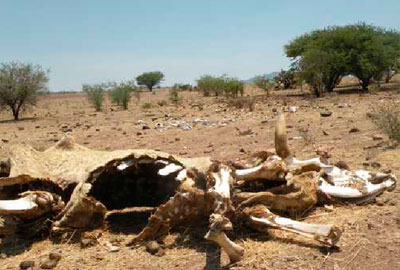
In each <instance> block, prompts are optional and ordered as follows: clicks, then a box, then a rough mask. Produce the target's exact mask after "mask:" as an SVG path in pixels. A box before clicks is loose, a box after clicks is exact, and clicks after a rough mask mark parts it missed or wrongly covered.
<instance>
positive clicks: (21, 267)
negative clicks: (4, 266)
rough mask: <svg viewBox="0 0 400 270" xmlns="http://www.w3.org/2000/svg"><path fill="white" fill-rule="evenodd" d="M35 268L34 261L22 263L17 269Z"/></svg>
mask: <svg viewBox="0 0 400 270" xmlns="http://www.w3.org/2000/svg"><path fill="white" fill-rule="evenodd" d="M34 266H35V262H34V261H23V262H21V263H20V264H19V269H29V268H32V267H34Z"/></svg>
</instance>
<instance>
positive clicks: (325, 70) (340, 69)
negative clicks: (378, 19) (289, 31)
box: [285, 23, 400, 93]
mask: <svg viewBox="0 0 400 270" xmlns="http://www.w3.org/2000/svg"><path fill="white" fill-rule="evenodd" d="M285 52H286V55H287V56H288V57H290V58H292V61H293V66H294V67H296V68H298V70H299V72H300V74H301V75H302V76H301V77H302V79H304V80H305V81H306V82H307V83H309V84H310V85H314V86H315V85H317V83H315V81H314V82H313V81H310V80H311V79H312V80H316V78H318V80H319V82H320V83H322V86H323V87H322V88H321V89H319V90H317V89H314V90H315V92H319V93H322V91H333V89H334V87H335V86H336V85H337V84H338V83H339V82H340V79H341V78H342V77H343V76H345V75H349V74H352V75H354V76H356V77H357V78H358V79H359V80H360V85H361V86H362V89H363V90H364V91H368V85H369V83H370V81H371V79H372V78H377V77H379V75H380V74H382V73H383V72H384V71H387V70H391V72H395V70H396V68H397V64H396V63H397V61H398V59H399V58H400V34H399V32H397V31H394V30H386V29H383V28H380V27H375V26H372V25H367V24H365V23H358V24H354V25H347V26H334V27H328V28H325V29H323V30H317V31H313V32H311V33H307V34H305V35H302V36H300V37H298V38H296V39H295V40H293V41H292V42H290V43H289V44H287V45H286V46H285ZM307 58H308V59H307ZM313 62H314V63H313ZM315 62H319V63H315ZM306 69H308V70H306ZM312 73H317V74H315V75H312Z"/></svg>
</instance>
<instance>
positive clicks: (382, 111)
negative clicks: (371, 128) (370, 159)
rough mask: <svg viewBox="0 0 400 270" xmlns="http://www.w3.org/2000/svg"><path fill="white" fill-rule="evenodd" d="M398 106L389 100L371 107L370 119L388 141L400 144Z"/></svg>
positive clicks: (399, 112)
mask: <svg viewBox="0 0 400 270" xmlns="http://www.w3.org/2000/svg"><path fill="white" fill-rule="evenodd" d="M399 116H400V106H399V103H398V102H397V101H394V100H390V101H384V102H382V103H374V104H373V105H372V119H373V120H374V122H375V124H376V125H377V126H378V127H379V128H380V129H381V130H382V131H383V132H385V133H386V134H387V135H388V136H389V138H390V139H393V140H395V141H396V142H398V143H399V142H400V118H399Z"/></svg>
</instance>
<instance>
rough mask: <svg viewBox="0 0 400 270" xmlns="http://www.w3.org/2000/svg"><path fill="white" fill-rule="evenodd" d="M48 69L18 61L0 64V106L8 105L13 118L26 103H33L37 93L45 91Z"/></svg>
mask: <svg viewBox="0 0 400 270" xmlns="http://www.w3.org/2000/svg"><path fill="white" fill-rule="evenodd" d="M47 73H48V71H44V70H43V69H42V67H40V66H33V65H31V64H23V63H18V62H11V63H3V64H1V65H0V107H9V108H10V110H11V112H12V114H13V116H14V119H15V120H18V119H19V114H20V112H21V110H23V109H24V108H26V106H27V105H35V104H36V98H37V96H38V95H40V94H43V93H45V92H47V82H48V80H49V78H48V76H47Z"/></svg>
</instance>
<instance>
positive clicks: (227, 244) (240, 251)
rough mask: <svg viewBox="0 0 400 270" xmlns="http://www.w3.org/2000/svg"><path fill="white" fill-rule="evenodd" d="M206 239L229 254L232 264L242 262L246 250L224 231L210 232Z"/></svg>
mask: <svg viewBox="0 0 400 270" xmlns="http://www.w3.org/2000/svg"><path fill="white" fill-rule="evenodd" d="M204 238H205V239H207V240H209V241H212V242H214V243H216V244H218V245H219V246H220V247H221V248H222V249H223V250H224V251H225V252H226V254H228V256H229V259H230V261H231V263H235V262H238V261H240V260H241V259H242V258H243V255H244V248H242V247H241V246H239V245H238V244H236V243H235V242H233V241H231V240H230V239H229V238H228V237H227V236H226V234H225V232H223V231H217V232H213V231H211V230H210V231H208V232H207V234H206V235H205V236H204Z"/></svg>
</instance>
